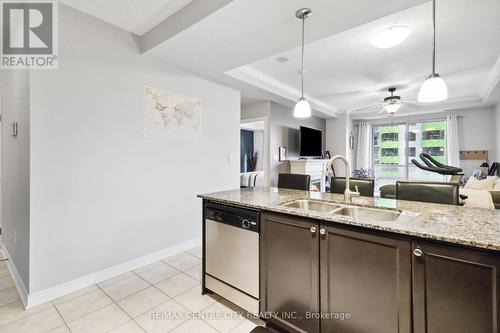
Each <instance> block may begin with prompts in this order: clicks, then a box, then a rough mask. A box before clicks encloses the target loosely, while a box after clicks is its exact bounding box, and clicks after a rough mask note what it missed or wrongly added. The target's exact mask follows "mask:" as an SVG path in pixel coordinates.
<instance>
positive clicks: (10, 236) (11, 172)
mask: <svg viewBox="0 0 500 333" xmlns="http://www.w3.org/2000/svg"><path fill="white" fill-rule="evenodd" d="M29 81H30V74H29V72H28V71H26V70H5V69H2V70H0V94H1V103H2V105H1V112H2V122H1V126H2V131H1V135H2V140H1V142H2V148H1V152H2V168H1V169H2V175H1V179H2V195H1V197H2V241H3V243H4V246H5V247H6V249H7V251H8V252H9V255H10V256H11V258H10V260H11V263H13V264H14V265H15V267H16V270H17V271H18V273H19V275H20V277H21V279H22V282H23V283H24V287H25V289H26V291H27V290H28V287H29V286H28V284H29V283H28V282H29V278H30V275H29V273H30V271H29V240H30V237H29V232H30V225H29V219H30V207H29V200H30V193H29V186H30V178H29V167H30V161H29V154H30V124H29V123H30V121H29V112H30V110H29V91H30V88H29ZM14 122H17V123H18V136H16V137H13V136H11V133H12V132H11V130H10V129H9V127H10V126H11V124H12V123H14Z"/></svg>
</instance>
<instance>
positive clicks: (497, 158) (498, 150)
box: [495, 102, 500, 162]
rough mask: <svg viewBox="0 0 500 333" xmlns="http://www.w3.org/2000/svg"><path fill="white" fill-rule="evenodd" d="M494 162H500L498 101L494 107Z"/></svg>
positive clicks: (499, 107) (499, 108) (499, 109)
mask: <svg viewBox="0 0 500 333" xmlns="http://www.w3.org/2000/svg"><path fill="white" fill-rule="evenodd" d="M495 150H496V154H495V162H500V102H499V103H497V105H496V107H495Z"/></svg>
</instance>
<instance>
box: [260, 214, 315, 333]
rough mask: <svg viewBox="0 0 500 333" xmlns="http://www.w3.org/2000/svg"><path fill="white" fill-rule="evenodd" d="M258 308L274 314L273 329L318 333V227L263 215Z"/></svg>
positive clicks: (296, 220) (304, 222) (298, 220)
mask: <svg viewBox="0 0 500 333" xmlns="http://www.w3.org/2000/svg"><path fill="white" fill-rule="evenodd" d="M261 218H262V223H261V308H262V310H263V311H267V312H273V313H277V318H275V319H273V320H271V321H272V322H273V323H274V324H275V325H278V326H281V327H283V325H287V326H288V327H289V325H292V326H295V327H298V328H300V329H302V330H305V331H307V332H311V333H315V332H319V320H308V319H307V318H306V315H307V313H317V312H318V311H319V257H318V256H319V243H318V235H317V229H318V224H317V223H310V222H308V221H307V220H305V219H300V218H294V217H289V216H286V215H275V214H262V217H261Z"/></svg>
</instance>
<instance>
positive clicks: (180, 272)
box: [0, 252, 239, 332]
mask: <svg viewBox="0 0 500 333" xmlns="http://www.w3.org/2000/svg"><path fill="white" fill-rule="evenodd" d="M180 254H183V255H188V256H191V257H194V258H196V259H200V258H198V257H197V256H194V255H192V254H190V253H187V252H181V253H180ZM180 254H179V255H180ZM163 260H164V259H160V260H158V261H157V262H162V263H163V264H166V265H167V266H168V267H170V268H172V269H174V270H175V271H177V273H176V274H175V275H173V276H171V277H168V278H166V279H163V280H161V281H159V282H157V283H156V284H159V283H161V282H163V281H166V280H168V279H170V278H173V277H175V276H177V275H179V274H184V275H185V276H187V277H189V278H191V279H193V280H196V281H198V283H200V281H199V280H198V279H196V278H193V277H192V276H190V275H189V274H187V273H185V272H186V271H187V270H190V269H192V268H194V267H196V266H198V265H199V263H197V264H195V265H193V266H192V267H188V268H186V269H185V270H180V269H178V268H176V267H174V266H172V265H170V264H168V263H167V262H165V261H163ZM146 266H147V265H146ZM129 272H130V273H132V274H134V275H135V276H138V277H139V278H140V279H141V280H143V281H145V282H146V283H147V284H148V286H147V287H145V288H143V289H140V290H138V291H136V292H134V293H132V294H130V295H127V296H126V297H129V296H132V295H134V294H136V293H138V292H140V291H143V290H145V289H147V288H149V287H153V288H155V289H156V290H158V291H159V292H161V293H162V294H164V295H166V296H167V297H168V298H169V299H168V300H167V301H165V302H162V303H160V305H161V304H164V303H166V302H168V301H170V300H173V301H174V302H175V303H176V304H178V305H179V306H181V307H182V308H184V309H186V310H187V311H191V310H189V309H187V308H186V307H185V306H184V305H182V304H180V303H179V302H177V301H176V300H175V299H174V298H173V297H170V296H169V295H167V294H166V293H165V292H163V291H162V290H161V289H159V288H158V287H157V286H156V284H152V283H150V282H149V281H147V280H146V279H144V278H143V277H142V276H140V275H139V274H137V273H136V272H135V271H134V270H132V271H129ZM123 274H127V272H126V273H123ZM9 275H10V274H8V275H7V276H9ZM120 275H121V274H120ZM118 276H119V275H118ZM108 280H109V279H108ZM102 282H104V281H102ZM116 283H118V282H116ZM93 286H96V287H97V290H100V291H101V292H103V293H104V294H105V295H106V296H107V297H109V299H110V300H111V303H109V304H107V305H104V306H102V307H100V308H98V309H96V310H94V311H91V312H89V313H86V314H85V315H83V316H80V317H78V318H74V319H73V320H71V321H75V320H78V319H81V318H84V317H86V316H88V315H90V314H92V313H95V312H97V311H99V310H101V309H103V308H105V307H106V306H109V305H111V304H113V303H114V304H115V305H116V306H118V307H119V308H120V309H121V310H122V311H123V312H124V313H125V315H126V316H128V317H129V319H130V320H129V321H133V322H134V323H135V324H137V325H138V326H139V327H140V328H141V330H143V331H145V330H144V328H143V327H142V326H141V325H140V324H139V323H137V321H136V320H135V318H132V316H130V315H129V314H128V313H127V312H126V311H125V310H124V309H123V308H122V307H121V306H120V305H119V304H118V303H117V302H116V301H115V300H114V299H113V298H112V297H111V296H110V295H109V294H108V293H106V291H105V290H104V289H103V288H102V287H101V286H99V284H98V283H96V284H94V285H93ZM197 286H199V284H198V285H197ZM197 286H194V287H192V288H189V289H188V290H186V291H184V292H187V291H189V290H191V289H194V288H196V287H197ZM89 287H90V286H89ZM87 288H88V287H87ZM8 289H15V287H11V288H6V289H3V290H8ZM82 289H85V288H82ZM97 290H94V291H89V292H86V293H84V294H82V295H79V296H77V297H74V298H71V299H69V300H67V301H64V302H62V303H60V304H58V305H62V304H65V303H67V302H70V301H72V300H75V299H77V298H79V297H82V296H85V295H88V294H90V293H92V292H95V291H97ZM16 292H17V290H16ZM184 292H182V293H180V294H179V295H181V294H183V293H184ZM17 295H18V298H17V299H16V300H14V301H12V302H10V303H7V304H4V305H2V306H0V309H1V308H3V307H6V306H9V305H11V304H13V303H16V302H19V300H20V298H19V294H17ZM179 295H176V296H175V297H177V296H179ZM62 297H63V296H62ZM126 297H123V298H126ZM54 301H55V300H51V301H49V302H46V303H43V304H47V303H50V305H51V306H52V307H53V308H54V310H55V311H56V312H57V314H58V315H59V317H60V318H61V320H62V321H63V323H64V326H66V328H67V329H68V330H69V331H70V332H72V331H71V329H70V327H69V325H68V322H67V321H66V320H65V319H64V317H63V316H62V315H61V313H60V312H59V309H58V308H57V305H56V304H55V303H54ZM217 302H218V300H215V302H214V303H212V304H210V305H208V306H207V307H205V308H203V309H202V310H201V311H203V310H205V309H206V308H208V307H210V306H211V305H213V304H215V303H217ZM40 305H42V304H40ZM45 310H48V309H44V310H40V311H36V312H34V313H32V314H29V315H26V316H24V317H22V318H19V319H18V320H14V321H12V322H10V323H7V324H4V325H1V326H0V327H5V326H7V325H10V324H12V323H15V322H18V321H21V320H24V319H26V318H27V317H30V316H33V315H35V314H37V313H40V312H42V311H45ZM24 311H26V310H24ZM148 311H150V310H148ZM201 311H200V312H201ZM146 312H147V311H145V312H144V313H142V314H140V315H143V314H145V313H146ZM191 312H192V311H191ZM140 315H139V316H140ZM139 316H136V318H137V317H139ZM189 320H193V319H187V320H185V321H183V322H182V323H181V324H179V325H177V326H175V327H174V328H173V329H172V330H174V329H176V328H178V327H179V326H180V325H182V324H184V323H186V322H188V321H189ZM129 321H126V322H125V323H127V322H129ZM202 321H204V320H202ZM204 322H205V321H204ZM125 323H122V324H120V325H118V326H116V327H113V328H111V329H110V330H109V331H111V330H113V329H115V328H117V327H119V326H121V325H123V324H125ZM205 323H206V322H205ZM206 324H208V323H206ZM208 325H209V326H210V327H212V326H211V325H210V324H208ZM238 325H239V324H238ZM62 326H63V325H61V326H58V327H56V329H57V328H59V327H62ZM214 329H215V328H214ZM215 330H217V329H215ZM109 331H108V332H109ZM217 331H218V330H217ZM218 332H219V331H218Z"/></svg>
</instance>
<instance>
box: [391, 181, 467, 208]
mask: <svg viewBox="0 0 500 333" xmlns="http://www.w3.org/2000/svg"><path fill="white" fill-rule="evenodd" d="M396 199H397V200H410V201H421V202H432V203H438V204H447V205H458V204H459V202H460V196H459V185H458V184H457V183H440V182H412V181H398V182H396Z"/></svg>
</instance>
